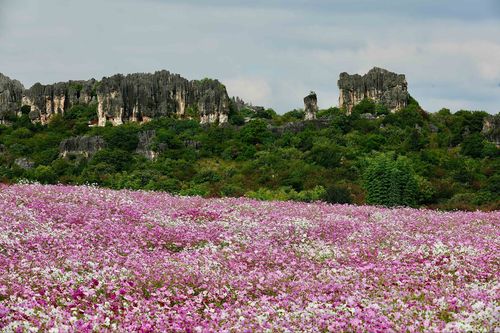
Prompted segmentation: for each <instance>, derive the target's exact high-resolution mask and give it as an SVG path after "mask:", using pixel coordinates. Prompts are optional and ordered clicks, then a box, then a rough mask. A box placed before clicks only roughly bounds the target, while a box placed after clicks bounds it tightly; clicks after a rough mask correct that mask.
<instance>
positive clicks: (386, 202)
mask: <svg viewBox="0 0 500 333" xmlns="http://www.w3.org/2000/svg"><path fill="white" fill-rule="evenodd" d="M364 185H365V189H366V191H367V196H366V202H367V203H368V204H375V205H383V206H388V207H392V206H415V205H416V203H417V193H418V185H417V181H416V179H415V174H414V172H413V169H412V167H411V165H410V162H409V161H408V159H406V158H403V157H398V158H397V159H394V157H393V156H391V155H386V154H381V155H379V156H377V157H375V158H374V159H372V160H371V161H369V165H368V167H367V169H366V171H365V174H364Z"/></svg>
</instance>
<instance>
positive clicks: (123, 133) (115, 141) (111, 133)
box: [103, 124, 139, 152]
mask: <svg viewBox="0 0 500 333" xmlns="http://www.w3.org/2000/svg"><path fill="white" fill-rule="evenodd" d="M138 132H139V128H138V127H137V126H136V125H135V124H126V125H122V126H115V127H110V128H109V129H108V130H107V131H105V132H104V133H103V136H104V140H105V141H106V143H107V144H108V146H109V147H111V148H115V149H120V150H124V151H125V152H132V151H134V150H135V149H136V148H137V144H138V143H139V138H138V136H137V133H138Z"/></svg>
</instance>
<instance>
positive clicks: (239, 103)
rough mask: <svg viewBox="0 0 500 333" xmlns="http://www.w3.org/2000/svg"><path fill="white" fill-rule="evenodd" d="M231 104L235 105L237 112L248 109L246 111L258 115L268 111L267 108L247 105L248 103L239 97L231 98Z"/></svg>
mask: <svg viewBox="0 0 500 333" xmlns="http://www.w3.org/2000/svg"><path fill="white" fill-rule="evenodd" d="M231 103H232V104H233V105H234V107H235V109H236V110H237V111H241V110H245V109H246V110H249V111H252V112H255V113H258V112H263V111H265V110H266V108H265V107H263V106H258V105H252V104H251V103H247V102H245V101H244V100H243V99H241V98H240V97H238V96H236V97H232V98H231Z"/></svg>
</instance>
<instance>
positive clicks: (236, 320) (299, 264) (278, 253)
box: [0, 185, 500, 332]
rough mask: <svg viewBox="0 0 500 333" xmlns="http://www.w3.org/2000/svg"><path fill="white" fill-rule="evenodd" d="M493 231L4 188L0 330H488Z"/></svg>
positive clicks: (328, 208) (243, 205) (359, 212)
mask: <svg viewBox="0 0 500 333" xmlns="http://www.w3.org/2000/svg"><path fill="white" fill-rule="evenodd" d="M499 221H500V213H499V212H491V213H484V212H473V213H467V212H450V213H444V212H436V211H429V210H415V209H394V210H391V209H383V208H377V207H370V206H364V207H357V206H351V205H328V204H305V203H292V202H259V201H255V200H250V199H242V198H240V199H234V198H227V199H202V198H199V197H191V198H189V197H175V196H171V195H168V194H161V193H151V192H143V191H139V192H133V191H112V190H105V189H99V188H93V187H72V186H41V185H15V186H5V185H0V235H3V236H2V238H0V267H2V268H1V269H0V330H4V331H7V332H9V331H18V330H23V329H24V330H32V329H34V330H36V329H41V330H44V331H49V330H51V329H52V328H57V329H59V330H64V331H66V330H69V331H79V332H90V331H96V330H97V331H103V330H113V331H141V332H153V331H172V332H181V331H182V332H215V331H217V332H235V331H237V332H241V331H244V330H251V331H256V332H257V331H265V330H269V331H302V332H325V331H334V332H352V331H370V332H375V331H386V332H387V331H394V332H401V331H405V330H408V331H415V332H418V331H442V332H471V331H474V332H491V331H493V330H494V328H495V327H497V326H496V325H497V324H498V321H497V319H498V318H495V316H496V315H497V312H495V311H497V308H498V292H499V290H498V286H499V281H498V274H497V273H498V269H499V267H498V258H497V257H496V255H495V254H497V253H499V251H500V247H499V243H498V239H500V234H499V227H500V225H499Z"/></svg>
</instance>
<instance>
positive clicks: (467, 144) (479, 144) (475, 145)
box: [460, 133, 485, 157]
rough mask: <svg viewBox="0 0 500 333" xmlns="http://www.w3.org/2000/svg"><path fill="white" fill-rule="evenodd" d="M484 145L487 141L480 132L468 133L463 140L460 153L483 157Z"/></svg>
mask: <svg viewBox="0 0 500 333" xmlns="http://www.w3.org/2000/svg"><path fill="white" fill-rule="evenodd" d="M484 145H485V143H484V138H483V137H482V135H481V134H479V133H473V134H471V135H468V136H467V137H466V138H465V139H464V141H462V145H461V148H460V153H462V155H467V156H470V157H481V156H482V155H483V149H484Z"/></svg>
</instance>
